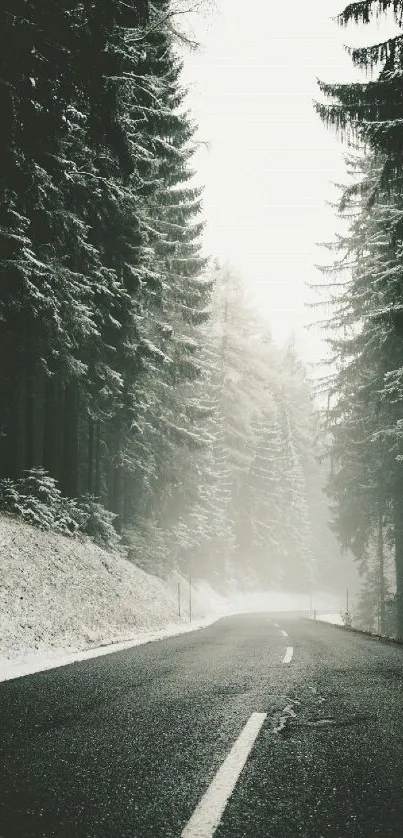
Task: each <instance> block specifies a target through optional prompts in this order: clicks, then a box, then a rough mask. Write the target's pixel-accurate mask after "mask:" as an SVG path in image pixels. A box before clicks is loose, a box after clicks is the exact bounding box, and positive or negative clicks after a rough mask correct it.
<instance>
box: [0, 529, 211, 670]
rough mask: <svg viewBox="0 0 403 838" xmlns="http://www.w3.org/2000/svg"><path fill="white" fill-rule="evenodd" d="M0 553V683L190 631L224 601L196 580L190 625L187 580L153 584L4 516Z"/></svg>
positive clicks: (112, 559)
mask: <svg viewBox="0 0 403 838" xmlns="http://www.w3.org/2000/svg"><path fill="white" fill-rule="evenodd" d="M0 556H1V569H0V673H1V674H0V680H4V679H5V678H10V677H19V676H20V675H22V674H27V673H28V672H30V673H32V672H38V671H40V670H41V669H49V668H51V667H54V666H59V665H62V664H66V663H71V662H73V661H76V660H82V659H84V658H85V657H95V656H96V655H101V654H107V653H108V652H112V651H118V649H119V648H128V647H130V646H134V645H138V644H139V643H147V642H150V641H151V640H158V639H161V638H162V637H166V636H169V635H172V634H176V633H180V632H182V631H189V630H192V629H194V628H196V627H198V626H199V625H202V624H205V622H203V621H205V620H206V619H207V620H210V622H211V621H213V620H214V619H215V618H216V617H217V616H219V615H220V614H221V613H225V602H224V599H223V598H222V597H220V596H219V595H218V594H217V593H216V592H215V591H213V590H212V588H211V587H210V586H209V585H208V583H206V582H198V581H195V582H194V584H193V586H192V615H193V620H192V623H191V624H190V623H189V609H188V601H189V600H188V583H187V581H186V580H185V579H183V578H182V577H180V576H179V575H173V576H172V577H171V578H170V579H168V580H162V579H159V578H157V577H156V576H152V575H150V574H148V573H145V571H143V570H141V569H140V568H138V567H136V566H135V565H133V564H132V563H131V562H129V561H127V560H126V559H125V558H124V557H123V556H122V555H121V554H118V553H113V554H112V553H107V552H106V551H105V550H102V549H101V548H99V547H97V546H96V545H95V544H93V542H91V541H90V540H89V539H85V540H84V539H83V540H78V539H71V538H66V537H65V536H62V535H58V534H57V533H52V532H46V533H45V532H42V531H41V530H39V529H36V528H34V527H32V526H30V525H29V524H26V523H25V522H22V521H18V520H15V519H14V518H12V517H10V516H7V515H1V516H0ZM178 584H179V586H180V590H181V617H179V614H178ZM201 621H202V622H201ZM122 644H123V646H122Z"/></svg>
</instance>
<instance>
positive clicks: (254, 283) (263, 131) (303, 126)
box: [184, 0, 394, 361]
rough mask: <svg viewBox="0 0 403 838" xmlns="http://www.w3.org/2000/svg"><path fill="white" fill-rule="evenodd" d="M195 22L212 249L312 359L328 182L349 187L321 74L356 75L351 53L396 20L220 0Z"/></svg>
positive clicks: (196, 104) (328, 227)
mask: <svg viewBox="0 0 403 838" xmlns="http://www.w3.org/2000/svg"><path fill="white" fill-rule="evenodd" d="M215 6H216V8H215V10H213V11H211V12H210V13H209V14H207V15H204V16H203V17H202V18H199V19H198V20H196V21H195V20H193V23H192V25H193V28H194V33H195V35H196V37H197V38H198V39H199V40H200V41H201V42H202V47H201V49H199V50H198V51H197V52H191V53H189V52H187V53H186V54H185V74H184V80H185V81H186V83H187V84H189V85H190V88H191V92H190V105H191V108H192V111H193V113H194V115H195V118H196V120H197V122H198V124H199V139H200V140H201V141H205V142H207V143H208V148H206V147H205V146H203V145H201V146H200V147H199V151H198V154H197V158H196V163H195V164H196V167H197V170H198V179H199V180H200V182H201V183H203V184H204V185H205V194H204V214H205V217H206V220H207V227H206V232H205V248H206V250H207V252H208V253H210V254H212V255H215V256H218V257H219V258H220V259H222V260H229V261H230V263H231V264H232V265H233V266H234V268H236V269H237V270H238V272H239V273H240V274H241V275H242V277H243V279H244V282H245V286H246V287H247V288H248V290H249V292H250V294H251V295H252V296H253V298H254V299H255V301H256V304H257V305H258V306H259V309H260V311H261V312H262V313H263V314H264V315H265V317H266V318H267V319H268V320H269V322H270V323H271V326H272V332H273V335H274V337H275V339H276V340H277V341H279V342H282V341H284V340H286V339H287V337H288V336H289V335H290V333H291V332H294V333H295V334H296V340H297V345H298V346H299V348H300V351H301V352H302V354H303V356H304V358H305V360H307V361H312V360H315V359H319V357H320V356H321V355H323V344H322V343H321V340H320V331H319V330H318V329H315V330H313V331H309V332H307V331H306V330H305V329H304V324H306V323H309V322H310V321H312V318H313V317H314V314H313V313H312V311H311V310H309V309H307V307H306V305H304V304H305V303H306V302H309V301H314V299H315V297H314V295H313V294H312V292H310V291H309V289H307V288H306V285H305V283H306V282H311V281H316V280H319V281H321V276H320V274H319V273H318V272H317V271H316V270H315V267H314V265H315V263H318V262H324V261H326V259H327V254H326V253H324V252H323V251H320V249H319V248H318V247H317V245H316V243H317V242H319V241H329V240H332V238H333V234H334V231H335V230H336V229H338V222H337V220H336V218H335V214H334V211H333V210H332V209H331V208H330V207H328V206H327V205H326V201H329V200H333V199H334V197H335V192H334V190H333V188H332V186H331V182H332V181H335V182H344V181H345V167H344V162H343V153H344V152H345V151H346V150H347V149H346V148H345V147H344V146H342V145H341V143H340V141H339V140H338V139H337V137H336V136H335V135H334V133H333V132H329V131H328V130H327V129H326V128H325V127H324V126H323V125H322V124H321V122H320V120H319V117H318V116H317V115H316V114H315V112H314V109H313V107H312V99H314V98H316V97H317V95H318V93H317V88H316V78H317V77H320V78H322V79H324V80H326V81H349V80H351V79H353V78H360V77H361V74H359V75H358V76H357V71H354V70H353V69H352V66H351V60H350V59H349V57H348V55H347V54H346V52H345V51H344V50H343V42H344V43H349V44H357V43H365V42H366V43H374V42H377V41H378V40H380V39H381V38H383V35H384V34H391V33H392V32H394V27H393V25H392V24H389V26H388V27H387V26H386V25H385V24H383V25H381V28H380V29H379V25H377V24H373V25H371V27H366V28H365V29H364V30H361V31H360V30H358V29H357V27H349V28H347V29H340V28H339V27H338V26H337V25H336V23H334V22H333V21H332V20H331V17H332V16H334V15H335V14H336V13H337V12H338V11H340V10H341V9H342V8H343V2H340V0H339V2H338V1H337V0H302V1H301V0H288V2H284V0H278V2H277V3H273V2H271V0H249V2H247V3H245V0H215Z"/></svg>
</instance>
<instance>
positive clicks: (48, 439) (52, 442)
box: [43, 375, 59, 478]
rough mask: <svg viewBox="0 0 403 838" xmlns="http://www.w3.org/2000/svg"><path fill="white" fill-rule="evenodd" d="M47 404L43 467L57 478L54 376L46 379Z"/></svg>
mask: <svg viewBox="0 0 403 838" xmlns="http://www.w3.org/2000/svg"><path fill="white" fill-rule="evenodd" d="M44 398H45V404H44V417H43V467H44V468H45V469H46V471H48V472H49V474H51V475H52V477H55V478H57V477H58V476H59V475H58V468H57V449H58V416H57V399H56V380H55V377H54V376H49V375H47V376H46V379H45V395H44Z"/></svg>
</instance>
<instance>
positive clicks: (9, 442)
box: [1, 374, 24, 480]
mask: <svg viewBox="0 0 403 838" xmlns="http://www.w3.org/2000/svg"><path fill="white" fill-rule="evenodd" d="M6 392H7V391H6ZM23 408H24V403H23V388H22V385H21V378H20V376H19V375H17V374H16V375H15V378H14V380H12V381H11V382H10V386H9V388H8V395H7V413H6V423H5V424H6V440H5V449H4V451H5V453H4V465H3V464H2V468H1V473H2V476H3V477H10V478H11V479H12V480H15V479H17V477H19V476H20V472H21V468H22V465H23V464H22V457H21V454H22V445H23V443H24V438H23V427H22V422H21V420H22V414H23Z"/></svg>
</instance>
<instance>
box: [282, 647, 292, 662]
mask: <svg viewBox="0 0 403 838" xmlns="http://www.w3.org/2000/svg"><path fill="white" fill-rule="evenodd" d="M293 654H294V649H293V647H292V646H287V651H286V653H285V655H284V657H283V663H291V660H292V656H293Z"/></svg>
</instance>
